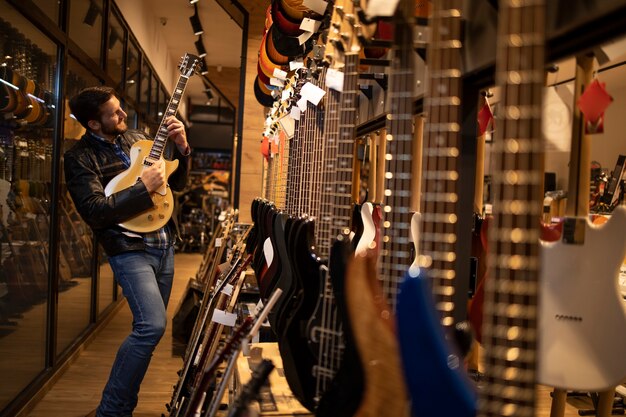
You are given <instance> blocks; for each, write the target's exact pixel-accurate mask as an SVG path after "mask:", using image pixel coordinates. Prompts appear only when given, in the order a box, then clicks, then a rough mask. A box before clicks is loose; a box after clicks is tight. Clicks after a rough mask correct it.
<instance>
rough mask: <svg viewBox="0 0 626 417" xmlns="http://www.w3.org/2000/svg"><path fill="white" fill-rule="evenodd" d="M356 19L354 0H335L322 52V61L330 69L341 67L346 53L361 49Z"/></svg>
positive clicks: (356, 51)
mask: <svg viewBox="0 0 626 417" xmlns="http://www.w3.org/2000/svg"><path fill="white" fill-rule="evenodd" d="M357 25H358V17H357V15H356V10H355V4H354V0H337V1H336V2H335V5H334V7H333V13H332V16H331V19H330V27H329V29H328V39H327V41H326V48H325V50H324V60H325V61H326V62H328V63H329V64H330V66H331V67H334V68H338V67H341V66H343V57H344V55H345V54H347V53H358V52H359V51H360V49H361V44H360V41H359V36H358V33H357Z"/></svg>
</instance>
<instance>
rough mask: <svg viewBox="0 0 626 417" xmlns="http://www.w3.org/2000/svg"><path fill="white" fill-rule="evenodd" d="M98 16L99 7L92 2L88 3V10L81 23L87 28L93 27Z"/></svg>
mask: <svg viewBox="0 0 626 417" xmlns="http://www.w3.org/2000/svg"><path fill="white" fill-rule="evenodd" d="M99 15H100V7H98V5H97V4H96V3H94V2H93V1H90V2H89V9H87V14H86V15H85V18H84V19H83V23H84V24H86V25H88V26H93V25H94V24H95V23H96V19H97V18H98V16H99Z"/></svg>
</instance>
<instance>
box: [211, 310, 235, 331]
mask: <svg viewBox="0 0 626 417" xmlns="http://www.w3.org/2000/svg"><path fill="white" fill-rule="evenodd" d="M211 321H213V322H215V323H217V324H223V325H224V326H228V327H233V326H234V325H235V324H236V323H237V315H236V314H234V313H228V312H226V311H223V310H218V309H215V310H213V317H212V318H211Z"/></svg>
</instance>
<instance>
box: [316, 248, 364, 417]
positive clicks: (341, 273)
mask: <svg viewBox="0 0 626 417" xmlns="http://www.w3.org/2000/svg"><path fill="white" fill-rule="evenodd" d="M352 256H354V252H353V250H352V244H351V243H350V240H349V239H348V238H347V236H346V237H344V238H343V239H337V240H336V241H335V243H333V246H332V248H331V251H330V279H331V283H332V287H333V294H334V295H335V304H336V308H337V316H338V317H337V318H338V320H339V321H340V323H341V324H342V328H343V342H344V351H343V355H342V359H341V366H340V368H339V370H338V371H337V373H336V374H335V377H334V378H333V380H332V382H331V384H330V387H329V388H328V389H327V390H326V391H325V392H324V394H323V395H322V398H321V399H320V401H319V404H318V406H317V410H316V411H315V415H316V416H317V417H352V416H353V415H354V414H355V412H356V410H357V408H358V407H359V405H360V404H361V398H362V397H363V389H364V385H363V382H364V380H365V376H364V374H363V369H362V368H361V360H360V358H359V352H358V350H357V348H356V343H355V341H354V338H353V336H352V329H351V327H350V319H349V316H348V309H347V305H346V298H345V272H346V265H347V262H348V260H349V259H350V258H351V257H352Z"/></svg>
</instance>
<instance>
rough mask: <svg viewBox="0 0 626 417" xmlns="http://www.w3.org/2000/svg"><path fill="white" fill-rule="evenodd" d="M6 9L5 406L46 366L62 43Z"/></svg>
mask: <svg viewBox="0 0 626 417" xmlns="http://www.w3.org/2000/svg"><path fill="white" fill-rule="evenodd" d="M0 9H1V10H2V16H1V18H0V323H2V326H0V375H10V376H11V377H10V378H1V379H0V410H1V409H2V408H4V407H5V406H6V405H7V403H8V402H9V401H10V400H12V399H13V397H15V396H16V395H17V394H18V393H19V392H20V391H21V390H22V389H24V388H25V387H26V386H27V385H28V384H29V383H30V382H31V381H32V380H33V378H35V377H36V376H37V375H38V374H39V373H41V372H42V371H43V369H44V365H45V347H46V322H47V299H48V291H49V276H50V275H49V265H48V251H49V246H50V245H49V235H50V201H51V186H52V154H53V144H54V137H55V129H54V120H55V118H56V116H55V113H56V108H55V106H54V103H55V102H56V99H55V93H56V90H57V87H56V85H55V84H54V79H55V74H56V64H55V61H54V58H55V57H56V54H57V46H56V44H55V43H53V42H52V41H51V40H50V39H48V38H47V37H46V36H45V35H44V34H43V33H41V32H40V31H38V30H37V29H36V28H35V27H34V26H33V25H32V24H31V23H30V22H28V21H27V20H26V19H25V18H24V17H23V16H22V15H21V14H19V13H18V12H17V11H16V10H15V9H14V8H13V7H11V6H10V5H9V4H8V3H7V2H5V1H0ZM59 264H60V265H59V271H58V272H59V280H60V282H59V284H60V288H61V289H66V288H68V287H69V286H70V285H71V284H70V282H71V281H72V277H71V276H70V274H69V273H68V264H67V263H66V262H64V260H63V259H61V262H60V263H59ZM16 358H19V366H16V362H15V360H16Z"/></svg>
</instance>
